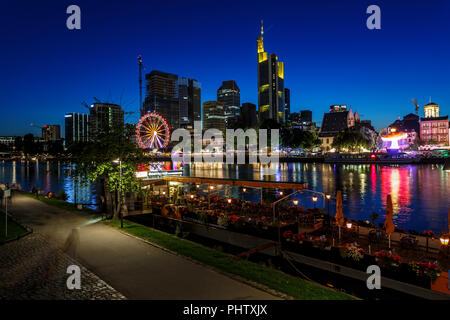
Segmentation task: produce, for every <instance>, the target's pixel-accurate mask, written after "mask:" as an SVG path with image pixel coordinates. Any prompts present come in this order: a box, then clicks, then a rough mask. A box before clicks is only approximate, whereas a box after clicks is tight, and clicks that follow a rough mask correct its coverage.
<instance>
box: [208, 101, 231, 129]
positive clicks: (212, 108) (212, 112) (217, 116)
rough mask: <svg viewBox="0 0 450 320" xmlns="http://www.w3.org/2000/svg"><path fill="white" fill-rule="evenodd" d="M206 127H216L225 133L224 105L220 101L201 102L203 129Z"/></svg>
mask: <svg viewBox="0 0 450 320" xmlns="http://www.w3.org/2000/svg"><path fill="white" fill-rule="evenodd" d="M208 129H218V130H220V131H222V133H223V134H225V130H226V120H225V105H224V104H223V103H222V102H218V101H206V102H203V130H204V131H206V130H208Z"/></svg>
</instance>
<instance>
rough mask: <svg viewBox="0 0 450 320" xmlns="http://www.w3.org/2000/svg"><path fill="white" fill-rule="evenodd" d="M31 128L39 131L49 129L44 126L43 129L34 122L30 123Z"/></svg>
mask: <svg viewBox="0 0 450 320" xmlns="http://www.w3.org/2000/svg"><path fill="white" fill-rule="evenodd" d="M30 126H32V127H35V128H39V129H44V128H47V126H43V127H41V126H38V125H37V124H34V123H33V122H32V123H30Z"/></svg>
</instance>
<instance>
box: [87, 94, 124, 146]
mask: <svg viewBox="0 0 450 320" xmlns="http://www.w3.org/2000/svg"><path fill="white" fill-rule="evenodd" d="M123 126H124V112H123V110H122V108H121V107H120V106H119V105H117V104H113V103H107V102H105V103H103V102H96V103H94V104H91V106H90V108H89V139H91V138H94V137H95V135H96V134H97V133H99V132H102V131H107V130H113V129H117V128H123Z"/></svg>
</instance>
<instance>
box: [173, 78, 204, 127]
mask: <svg viewBox="0 0 450 320" xmlns="http://www.w3.org/2000/svg"><path fill="white" fill-rule="evenodd" d="M178 96H179V97H178V99H179V104H180V127H182V128H186V129H193V128H194V121H201V119H202V113H201V112H202V105H201V85H200V82H198V81H197V80H194V79H188V78H185V77H182V78H179V79H178Z"/></svg>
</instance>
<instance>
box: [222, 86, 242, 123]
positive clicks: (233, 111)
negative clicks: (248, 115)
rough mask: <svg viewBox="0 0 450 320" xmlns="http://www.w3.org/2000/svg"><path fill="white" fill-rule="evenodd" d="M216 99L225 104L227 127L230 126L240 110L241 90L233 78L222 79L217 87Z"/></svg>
mask: <svg viewBox="0 0 450 320" xmlns="http://www.w3.org/2000/svg"><path fill="white" fill-rule="evenodd" d="M217 101H218V102H221V103H222V104H223V105H224V106H225V118H226V121H227V128H232V127H233V126H234V125H235V124H236V123H237V120H238V118H239V115H240V112H241V108H240V106H241V91H240V90H239V87H238V85H237V83H236V81H234V80H228V81H223V82H222V85H221V86H220V88H219V89H217Z"/></svg>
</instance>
